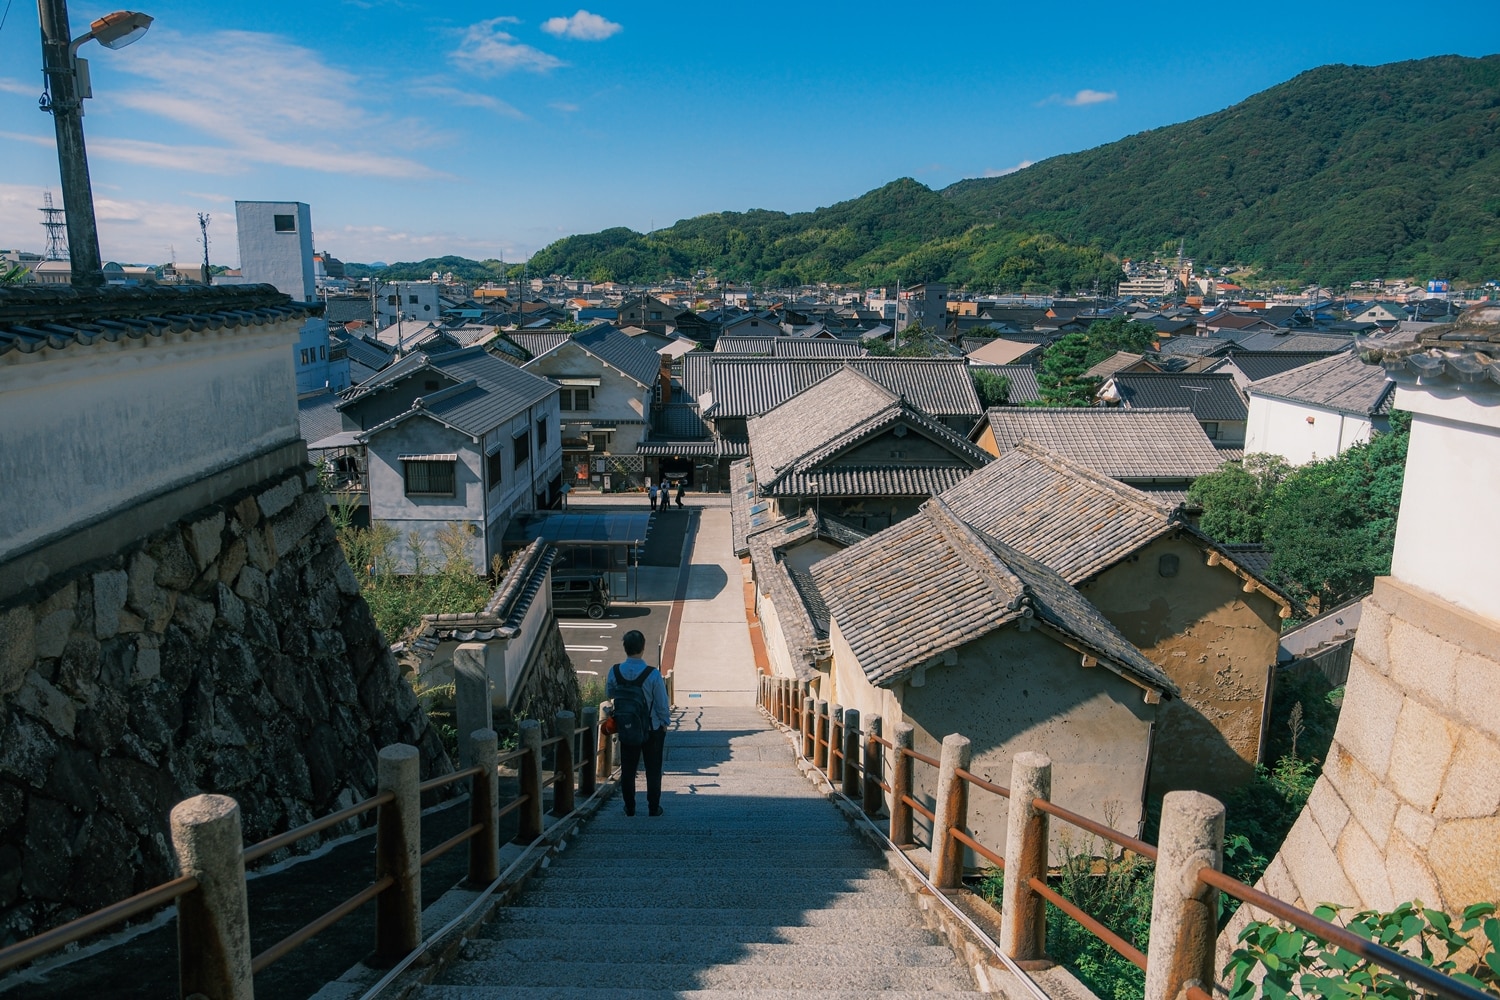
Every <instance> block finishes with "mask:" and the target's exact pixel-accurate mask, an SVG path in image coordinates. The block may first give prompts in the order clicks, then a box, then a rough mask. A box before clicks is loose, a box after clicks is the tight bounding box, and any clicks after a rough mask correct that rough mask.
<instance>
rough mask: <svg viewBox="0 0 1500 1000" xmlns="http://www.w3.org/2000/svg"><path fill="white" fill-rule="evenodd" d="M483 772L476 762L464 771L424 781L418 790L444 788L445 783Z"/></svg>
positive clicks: (429, 790) (449, 783)
mask: <svg viewBox="0 0 1500 1000" xmlns="http://www.w3.org/2000/svg"><path fill="white" fill-rule="evenodd" d="M481 773H483V769H482V768H480V766H479V765H478V764H475V765H474V766H472V767H466V768H464V769H463V770H462V771H453V772H452V773H450V774H443V775H439V776H438V777H436V778H431V779H429V780H427V781H424V782H422V783H421V784H420V785H418V786H417V791H419V792H431V791H434V790H436V789H439V788H442V787H444V786H445V785H451V784H453V783H454V782H456V781H462V780H463V779H465V778H473V777H476V776H478V775H479V774H481Z"/></svg>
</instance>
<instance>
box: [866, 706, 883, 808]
mask: <svg viewBox="0 0 1500 1000" xmlns="http://www.w3.org/2000/svg"><path fill="white" fill-rule="evenodd" d="M880 728H881V726H880V716H878V715H872V716H870V717H869V718H868V719H866V720H865V763H864V775H865V780H864V808H865V815H866V816H879V815H880V806H881V803H882V798H881V797H882V795H883V792H882V791H881V788H880V779H881V776H882V775H884V774H885V755H884V754H882V753H881V752H880V751H882V750H884V749H885V748H884V747H882V746H881V745H880V743H879V742H877V741H878V740H879V739H880Z"/></svg>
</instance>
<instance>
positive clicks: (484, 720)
mask: <svg viewBox="0 0 1500 1000" xmlns="http://www.w3.org/2000/svg"><path fill="white" fill-rule="evenodd" d="M484 648H485V647H484V643H482V642H465V643H460V644H459V646H458V648H457V649H455V650H454V651H453V716H454V720H455V721H456V722H457V723H458V731H459V732H461V733H472V732H475V731H476V730H480V729H493V728H495V722H494V713H493V711H492V708H491V699H490V674H489V669H488V668H487V667H486V666H485V654H484ZM473 763H474V762H473V761H472V760H470V759H469V741H468V740H467V739H463V740H459V741H458V766H459V767H460V768H465V767H469V766H470V765H472V764H473Z"/></svg>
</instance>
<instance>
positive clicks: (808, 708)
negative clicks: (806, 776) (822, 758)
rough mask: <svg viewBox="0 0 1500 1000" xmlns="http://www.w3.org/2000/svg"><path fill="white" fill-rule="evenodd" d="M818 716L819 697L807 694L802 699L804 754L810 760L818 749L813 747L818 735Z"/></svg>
mask: <svg viewBox="0 0 1500 1000" xmlns="http://www.w3.org/2000/svg"><path fill="white" fill-rule="evenodd" d="M817 718H818V702H817V699H815V698H814V697H813V696H812V695H807V696H805V697H804V698H803V699H802V756H803V757H806V758H807V759H808V760H812V759H813V758H814V757H815V756H816V755H817V751H816V750H814V749H813V741H814V740H816V739H817V737H818V730H817Z"/></svg>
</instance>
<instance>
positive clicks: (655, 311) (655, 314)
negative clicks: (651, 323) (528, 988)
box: [651, 309, 661, 319]
mask: <svg viewBox="0 0 1500 1000" xmlns="http://www.w3.org/2000/svg"><path fill="white" fill-rule="evenodd" d="M651 318H652V319H661V310H660V309H653V310H651Z"/></svg>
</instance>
